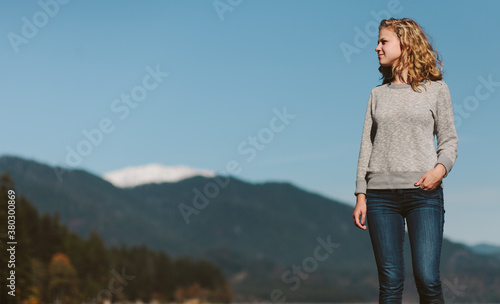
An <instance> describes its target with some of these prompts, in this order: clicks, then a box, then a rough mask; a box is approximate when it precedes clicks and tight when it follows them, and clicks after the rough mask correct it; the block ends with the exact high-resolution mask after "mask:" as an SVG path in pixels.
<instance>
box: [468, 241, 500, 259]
mask: <svg viewBox="0 0 500 304" xmlns="http://www.w3.org/2000/svg"><path fill="white" fill-rule="evenodd" d="M470 248H471V249H472V251H474V252H476V253H480V254H496V255H497V256H499V257H500V246H495V245H490V244H477V245H474V246H470Z"/></svg>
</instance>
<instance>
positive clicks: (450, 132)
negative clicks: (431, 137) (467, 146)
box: [434, 82, 458, 177]
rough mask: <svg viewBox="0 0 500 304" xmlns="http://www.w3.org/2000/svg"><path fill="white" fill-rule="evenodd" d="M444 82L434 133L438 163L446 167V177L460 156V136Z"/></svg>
mask: <svg viewBox="0 0 500 304" xmlns="http://www.w3.org/2000/svg"><path fill="white" fill-rule="evenodd" d="M442 84H443V86H444V87H443V89H441V90H440V91H439V94H438V96H437V102H436V116H437V117H436V119H435V124H434V134H436V139H437V150H436V152H437V156H438V158H437V163H438V164H443V165H444V167H445V168H446V175H445V177H446V176H447V175H448V173H449V172H450V171H451V168H452V167H453V164H454V163H455V160H456V159H457V156H458V155H457V144H458V137H457V132H456V130H455V121H454V118H453V108H452V105H451V98H450V91H449V89H448V85H446V83H444V82H442Z"/></svg>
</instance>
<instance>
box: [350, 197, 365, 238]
mask: <svg viewBox="0 0 500 304" xmlns="http://www.w3.org/2000/svg"><path fill="white" fill-rule="evenodd" d="M352 218H353V219H354V225H356V226H357V227H358V228H360V229H363V230H366V225H365V219H366V195H365V194H363V193H360V194H358V195H357V196H356V207H354V212H353V213H352Z"/></svg>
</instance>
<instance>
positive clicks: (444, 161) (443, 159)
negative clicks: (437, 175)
mask: <svg viewBox="0 0 500 304" xmlns="http://www.w3.org/2000/svg"><path fill="white" fill-rule="evenodd" d="M437 164H442V165H443V166H444V167H445V168H446V174H445V175H444V177H446V176H447V175H448V173H449V172H450V171H451V168H452V167H453V161H452V160H451V159H450V158H449V157H447V156H439V157H438V160H437V163H436V165H437Z"/></svg>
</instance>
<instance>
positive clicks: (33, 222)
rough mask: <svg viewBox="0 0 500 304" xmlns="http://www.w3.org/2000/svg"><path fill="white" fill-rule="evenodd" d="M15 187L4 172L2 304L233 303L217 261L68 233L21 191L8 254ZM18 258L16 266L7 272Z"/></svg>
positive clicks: (0, 200)
mask: <svg viewBox="0 0 500 304" xmlns="http://www.w3.org/2000/svg"><path fill="white" fill-rule="evenodd" d="M9 190H14V183H13V181H12V180H11V178H10V176H9V174H8V173H4V174H2V176H1V178H0V238H1V242H0V303H46V304H52V303H57V304H59V303H60V304H64V303H92V304H93V303H102V302H104V301H105V300H109V301H111V302H115V301H136V300H141V301H144V302H149V301H152V300H158V301H160V302H172V301H176V302H183V301H187V300H190V299H198V300H200V301H204V302H222V303H229V302H230V301H231V292H230V289H229V287H228V284H227V281H226V279H225V278H224V275H223V274H222V272H221V271H220V269H219V268H217V267H216V266H215V265H214V264H212V263H210V262H208V261H206V260H194V259H192V258H189V257H176V258H172V257H170V256H169V255H168V254H167V253H165V252H162V251H155V250H152V249H149V248H147V247H146V246H127V245H121V246H112V247H108V246H106V245H105V244H104V242H103V240H102V239H101V238H100V237H99V235H97V234H96V233H95V232H92V233H90V235H89V236H88V237H86V238H82V237H80V236H79V235H77V234H75V233H73V232H71V231H69V230H68V228H67V227H66V226H64V225H63V224H62V223H61V222H60V219H59V216H58V215H57V214H54V215H49V214H43V215H40V214H39V213H38V211H37V210H36V208H35V207H34V206H33V205H32V204H31V203H30V202H29V201H28V200H27V199H26V198H24V197H22V196H19V195H18V194H16V197H15V241H16V242H17V243H16V245H14V246H15V254H14V255H10V254H9V251H7V249H9V248H10V247H9V246H10V245H8V244H7V242H8V241H9V240H8V233H7V227H8V201H9V196H8V191H9ZM11 203H12V201H11ZM11 223H12V221H11ZM11 228H13V227H12V226H11ZM12 257H15V263H14V264H15V268H13V269H9V267H7V266H8V265H9V261H10V260H11V259H12ZM11 264H12V263H11ZM11 270H15V292H14V293H12V288H11V287H8V285H9V280H8V278H9V276H11V272H10V271H11ZM11 278H12V277H11ZM9 292H11V293H10V294H9ZM12 294H15V295H14V296H13V295H12Z"/></svg>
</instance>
